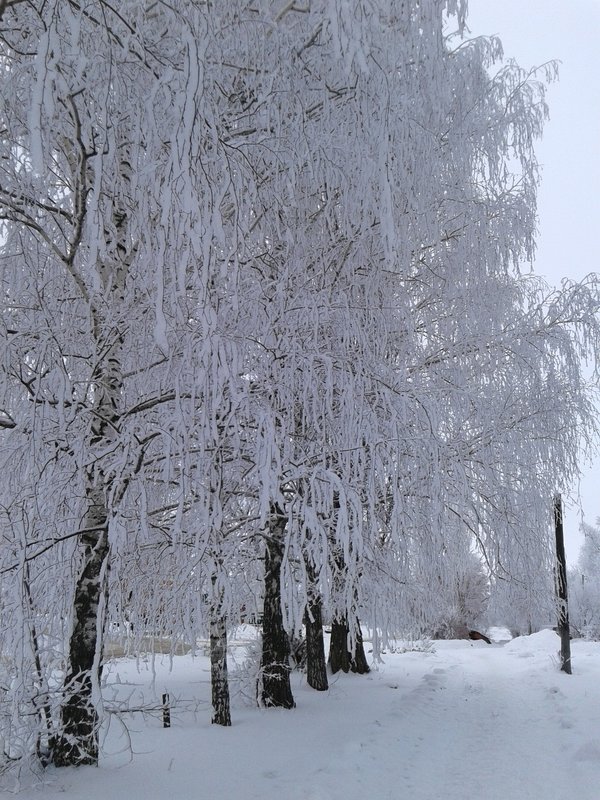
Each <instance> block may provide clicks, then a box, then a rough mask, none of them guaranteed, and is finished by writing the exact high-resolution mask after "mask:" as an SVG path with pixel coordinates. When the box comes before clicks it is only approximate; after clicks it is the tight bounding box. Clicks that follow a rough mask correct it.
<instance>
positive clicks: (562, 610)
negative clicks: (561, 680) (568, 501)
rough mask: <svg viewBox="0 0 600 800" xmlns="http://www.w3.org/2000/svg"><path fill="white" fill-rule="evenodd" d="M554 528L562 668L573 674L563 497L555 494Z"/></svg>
mask: <svg viewBox="0 0 600 800" xmlns="http://www.w3.org/2000/svg"><path fill="white" fill-rule="evenodd" d="M554 530H555V532H556V596H557V598H558V634H559V636H560V664H561V666H560V668H561V670H562V671H563V672H566V673H567V675H570V674H571V633H570V630H569V595H568V592H567V560H566V558H565V540H564V534H563V512H562V498H561V496H560V495H559V494H556V495H555V496H554Z"/></svg>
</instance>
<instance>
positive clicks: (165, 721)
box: [162, 692, 171, 728]
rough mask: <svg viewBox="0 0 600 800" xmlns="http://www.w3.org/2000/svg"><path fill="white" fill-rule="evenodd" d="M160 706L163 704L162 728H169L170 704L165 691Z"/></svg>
mask: <svg viewBox="0 0 600 800" xmlns="http://www.w3.org/2000/svg"><path fill="white" fill-rule="evenodd" d="M162 706H163V728H170V727H171V706H170V698H169V694H168V692H165V693H164V694H163V696H162Z"/></svg>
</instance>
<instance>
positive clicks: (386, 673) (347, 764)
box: [20, 631, 600, 800]
mask: <svg viewBox="0 0 600 800" xmlns="http://www.w3.org/2000/svg"><path fill="white" fill-rule="evenodd" d="M557 647H558V637H557V636H556V635H555V634H554V633H552V632H551V631H544V632H542V633H540V634H536V635H534V636H532V637H525V638H523V639H517V640H514V641H513V642H511V643H510V644H508V645H506V646H500V645H492V646H490V645H486V644H485V643H483V642H439V643H436V645H435V652H430V653H422V652H409V653H404V654H399V653H398V654H389V655H386V656H385V657H384V659H385V663H384V664H383V665H382V666H381V668H380V670H379V671H378V672H373V673H372V674H371V675H369V676H362V677H358V676H353V675H348V676H346V675H341V676H336V677H335V678H333V679H332V681H331V686H330V689H329V691H328V692H326V693H317V692H313V691H312V690H310V689H309V688H308V687H307V686H306V685H305V684H304V683H303V680H302V677H301V676H295V679H296V685H295V688H294V692H295V696H296V700H297V704H298V707H297V708H296V709H295V710H294V711H292V712H285V711H277V710H275V711H258V710H256V709H251V708H234V725H233V727H232V728H230V729H221V728H217V727H214V726H210V724H208V718H209V709H208V702H207V701H208V691H209V685H208V672H207V670H208V662H207V660H206V659H204V658H197V659H196V660H192V659H191V658H190V657H188V656H183V657H181V658H176V659H175V661H174V670H173V672H172V673H168V672H167V671H166V666H165V668H164V669H163V668H160V667H159V668H158V670H157V681H156V692H157V693H160V692H161V691H162V690H163V687H166V688H168V689H169V691H171V692H172V694H173V696H176V695H179V696H180V697H187V698H190V697H192V696H194V697H196V698H197V699H198V700H199V702H200V705H199V711H198V713H197V714H196V715H193V714H189V713H186V714H180V715H177V714H176V715H175V718H174V721H173V727H172V728H171V729H170V730H167V731H165V730H163V729H162V728H161V727H160V724H159V720H150V721H148V720H147V719H146V720H142V719H140V718H139V716H138V717H136V718H134V720H133V721H128V722H127V725H128V727H129V729H130V733H131V742H132V744H133V748H134V751H135V756H134V757H133V761H132V762H131V763H128V758H129V756H128V754H127V753H125V752H122V753H120V754H119V753H118V751H119V750H121V749H122V747H123V745H124V744H126V743H127V742H126V740H124V739H123V738H122V737H121V738H119V736H117V733H118V730H119V726H117V725H113V726H112V727H111V731H110V732H109V736H108V737H107V740H106V751H107V754H106V755H105V757H104V759H103V762H102V764H101V766H100V768H99V769H90V768H84V769H81V770H61V771H54V772H53V771H50V772H49V773H48V778H49V779H50V781H51V782H52V784H53V785H50V786H48V785H46V786H45V787H43V788H42V787H40V788H39V789H37V790H34V789H30V790H28V791H26V792H23V793H22V794H21V795H20V797H27V798H29V797H31V798H34V797H35V798H40V797H42V796H43V798H44V800H59V798H61V800H65V798H67V799H68V800H72V799H77V800H79V798H81V799H82V800H84V799H85V800H100V798H102V800H107V798H110V800H125V799H126V798H127V800H137V798H144V800H154V798H157V800H162V799H163V798H166V799H167V800H170V798H173V800H175V798H176V800H192V798H193V800H212V799H213V798H214V797H220V798H223V800H230V798H231V799H232V800H233V798H235V800H238V798H239V799H240V800H255V799H256V800H258V798H260V799H261V800H363V798H371V797H373V798H376V800H403V799H404V798H410V800H470V798H477V800H500V798H501V799H502V800H507V799H508V798H510V800H530V799H531V800H565V798H572V800H598V799H599V798H600V696H599V693H600V644H598V643H586V642H581V643H579V642H574V648H573V661H574V667H575V674H574V675H573V676H571V677H569V676H566V675H564V674H562V673H560V671H559V670H558V666H557V659H556V651H557ZM117 666H118V673H119V679H120V680H121V681H122V683H121V684H120V685H119V686H118V687H117V688H118V690H119V691H121V692H123V694H127V693H128V692H131V691H138V690H139V685H140V684H142V683H146V684H147V683H148V678H149V675H148V673H144V672H142V673H141V674H139V673H137V672H136V670H135V666H134V665H133V664H132V663H131V662H127V661H119V662H117ZM133 684H137V687H136V686H134V685H133ZM144 694H145V696H146V697H148V696H149V688H148V686H147V685H146V687H145V688H144ZM111 753H112V755H111Z"/></svg>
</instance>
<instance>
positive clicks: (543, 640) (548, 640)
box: [504, 630, 560, 658]
mask: <svg viewBox="0 0 600 800" xmlns="http://www.w3.org/2000/svg"><path fill="white" fill-rule="evenodd" d="M559 649H560V636H559V635H558V634H557V633H555V632H554V631H552V630H545V631H539V632H538V633H532V634H531V636H517V638H516V639H513V640H512V641H511V642H509V643H508V644H507V645H505V646H504V651H505V652H506V653H514V654H515V655H518V656H520V657H521V658H527V657H531V656H534V655H538V654H541V655H555V654H556V652H557V650H559Z"/></svg>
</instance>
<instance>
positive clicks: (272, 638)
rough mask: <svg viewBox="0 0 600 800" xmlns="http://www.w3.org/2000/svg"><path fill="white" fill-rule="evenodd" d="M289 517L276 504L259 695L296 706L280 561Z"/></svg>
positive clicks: (267, 703)
mask: <svg viewBox="0 0 600 800" xmlns="http://www.w3.org/2000/svg"><path fill="white" fill-rule="evenodd" d="M285 525H286V521H285V518H284V517H283V514H282V512H281V511H280V510H279V509H278V508H277V507H275V506H274V507H273V508H272V510H271V519H270V521H269V532H268V538H267V543H266V549H265V597H264V609H263V629H262V630H263V636H262V658H261V684H262V685H261V688H260V699H261V703H262V705H264V706H265V707H267V708H275V707H276V708H294V707H295V705H296V704H295V702H294V697H293V695H292V688H291V686H290V672H291V668H290V643H289V639H288V635H287V633H286V631H285V628H284V627H283V614H282V611H281V564H282V561H283V534H284V531H285Z"/></svg>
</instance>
